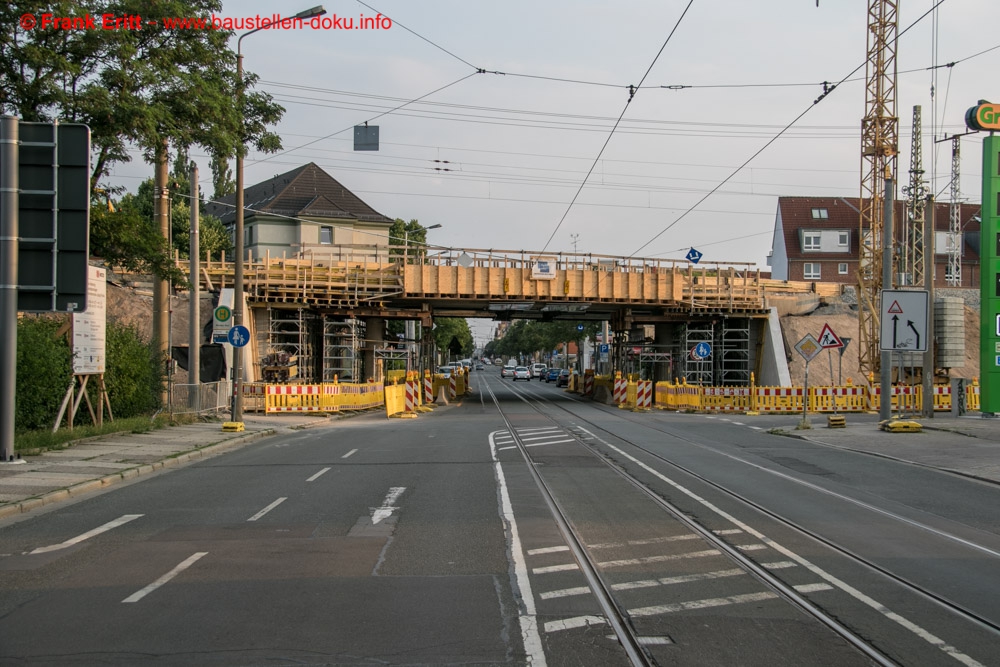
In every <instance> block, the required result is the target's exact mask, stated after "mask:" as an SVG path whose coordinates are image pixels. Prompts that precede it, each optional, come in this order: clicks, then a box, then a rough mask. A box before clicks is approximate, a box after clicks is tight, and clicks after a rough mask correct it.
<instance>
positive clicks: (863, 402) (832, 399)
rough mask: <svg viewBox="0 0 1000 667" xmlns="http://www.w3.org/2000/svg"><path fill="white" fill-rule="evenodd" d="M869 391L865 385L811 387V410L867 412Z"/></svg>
mask: <svg viewBox="0 0 1000 667" xmlns="http://www.w3.org/2000/svg"><path fill="white" fill-rule="evenodd" d="M867 409H868V391H867V389H865V388H864V387H810V388H809V410H810V411H811V412H865V411H866V410H867Z"/></svg>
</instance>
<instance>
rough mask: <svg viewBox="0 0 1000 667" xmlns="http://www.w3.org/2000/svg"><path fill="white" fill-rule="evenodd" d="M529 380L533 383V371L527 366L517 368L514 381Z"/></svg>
mask: <svg viewBox="0 0 1000 667" xmlns="http://www.w3.org/2000/svg"><path fill="white" fill-rule="evenodd" d="M518 380H527V381H528V382H531V371H529V370H528V367H527V366H517V367H515V368H514V381H515V382H517V381H518Z"/></svg>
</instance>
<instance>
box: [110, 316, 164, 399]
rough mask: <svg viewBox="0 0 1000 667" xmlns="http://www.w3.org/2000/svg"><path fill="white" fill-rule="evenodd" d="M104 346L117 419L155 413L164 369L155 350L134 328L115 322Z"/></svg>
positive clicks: (112, 321) (112, 322) (111, 397)
mask: <svg viewBox="0 0 1000 667" xmlns="http://www.w3.org/2000/svg"><path fill="white" fill-rule="evenodd" d="M105 345H106V352H107V363H106V367H105V374H104V383H105V386H106V387H107V391H108V398H109V399H110V400H111V412H112V414H114V416H115V418H116V419H117V418H121V419H125V418H128V417H136V416H139V415H146V414H149V413H151V412H153V411H154V410H156V409H157V408H158V407H159V400H160V386H161V384H162V382H163V372H162V370H161V369H162V368H163V366H164V365H163V364H162V363H160V361H159V360H158V359H157V355H156V351H155V350H154V349H153V347H152V346H151V345H150V344H149V343H146V342H144V341H143V339H142V336H141V335H140V334H139V331H138V330H137V329H136V328H135V327H133V326H131V325H128V324H123V323H121V322H118V321H116V320H114V319H109V320H108V324H107V331H106V332H105ZM92 400H96V399H92Z"/></svg>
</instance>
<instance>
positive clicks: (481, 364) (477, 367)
mask: <svg viewBox="0 0 1000 667" xmlns="http://www.w3.org/2000/svg"><path fill="white" fill-rule="evenodd" d="M484 368H486V367H485V366H483V362H481V361H480V362H477V363H476V370H477V371H481V370H483V369H484Z"/></svg>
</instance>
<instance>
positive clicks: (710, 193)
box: [629, 0, 944, 257]
mask: <svg viewBox="0 0 1000 667" xmlns="http://www.w3.org/2000/svg"><path fill="white" fill-rule="evenodd" d="M943 2H944V0H938V2H936V3H935V4H934V5H933V6H932V7H931V8H930V9H928V10H927V11H926V12H924V13H923V14H921V15H920V17H918V18H917V20H916V21H914V22H913V23H911V24H910V25H909V26H908V27H907V28H906V29H904V30H903V31H902V32H901V33H899V35H898V36H897V39H899V38H900V37H902V36H903V35H904V34H906V32H908V31H909V30H910V29H912V28H913V27H914V26H915V25H917V24H918V23H920V22H921V21H922V20H923V19H924V18H926V17H927V16H928V15H929V14H931V12H933V11H934V9H936V8H937V7H938V5H940V4H942V3H943ZM866 65H867V60H866V61H865V62H863V63H861V64H860V65H858V66H857V67H855V68H854V69H853V70H851V72H850V73H849V74H848V75H847V76H845V77H843V78H842V79H841V80H840V81H839V82H838V83H836V84H835V85H834V86H833V87H832V88H830V89H829V90H827V91H825V92H824V93H823V94H822V95H820V96H819V97H818V98H816V99H815V100H813V102H812V104H810V105H809V106H808V107H806V108H805V110H803V111H802V112H801V113H799V115H798V116H796V117H795V118H794V119H792V121H791V122H790V123H788V124H787V125H786V126H785V127H784V128H783V129H782V130H781V131H780V132H778V133H777V134H776V135H774V136H773V137H772V138H771V139H769V140H768V141H767V142H766V143H765V144H764V145H763V146H761V147H760V148H759V149H757V151H755V152H754V153H753V155H751V156H750V157H749V158H747V159H746V160H745V161H744V162H743V164H742V165H740V166H739V167H737V168H736V169H735V170H733V172H732V173H730V174H729V175H728V176H726V178H725V179H723V180H722V181H721V182H720V183H719V184H718V185H717V186H716V187H714V188H712V189H711V190H710V191H709V192H708V193H707V194H705V196H703V197H702V198H701V199H699V200H698V201H697V202H695V203H694V204H693V205H692V206H691V207H690V208H688V209H687V210H686V211H685V212H684V213H682V214H681V215H680V217H678V218H677V219H676V220H674V221H673V222H671V223H670V224H669V225H667V226H666V227H664V228H663V229H661V230H660V231H659V232H657V233H656V234H655V235H654V236H653V237H652V238H651V239H649V240H648V241H646V242H645V243H643V244H642V245H641V246H639V247H638V248H636V249H635V250H634V251H633V252H632V254H631V255H629V257H635V256H636V255H637V254H639V253H640V252H642V250H643V249H644V248H646V247H648V246H649V245H650V244H651V243H653V242H654V241H656V239H658V238H660V237H661V236H663V235H664V234H665V233H667V231H668V230H670V229H671V228H672V227H674V225H676V224H677V223H678V222H680V221H681V220H683V219H684V218H686V217H687V216H688V214H690V213H691V212H693V211H694V210H695V209H696V208H698V206H700V205H701V203H702V202H704V201H705V200H706V199H708V198H709V197H711V196H712V195H713V194H715V193H716V192H717V191H718V190H720V189H721V188H722V186H723V185H725V184H726V183H728V182H729V181H730V180H732V178H733V177H735V176H736V174H738V173H739V172H740V171H742V170H743V169H744V168H745V167H746V166H747V165H748V164H750V163H751V162H753V161H754V160H755V159H756V158H757V156H758V155H760V154H761V153H763V152H764V151H765V150H767V148H768V147H770V146H771V144H773V143H774V142H775V141H777V140H778V139H779V138H780V137H781V136H782V135H783V134H784V133H785V132H786V131H787V130H788V129H789V128H791V127H792V126H793V125H795V124H796V123H797V122H798V121H799V119H801V118H802V117H803V116H805V115H806V114H807V113H809V112H810V111H812V110H813V109H815V108H816V106H817V105H818V104H819V103H820V102H822V101H823V100H824V99H826V97H827V96H828V95H829V94H830V93H832V92H833V91H835V90H836V89H837V88H838V87H839V86H840V84H841V83H843V82H844V81H846V80H847V79H848V78H850V77H852V76H854V74H855V72H857V71H858V70H860V69H861V68H863V67H865V66H866Z"/></svg>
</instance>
